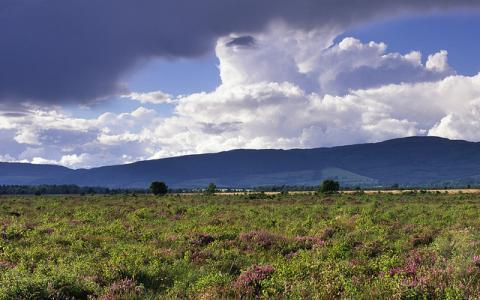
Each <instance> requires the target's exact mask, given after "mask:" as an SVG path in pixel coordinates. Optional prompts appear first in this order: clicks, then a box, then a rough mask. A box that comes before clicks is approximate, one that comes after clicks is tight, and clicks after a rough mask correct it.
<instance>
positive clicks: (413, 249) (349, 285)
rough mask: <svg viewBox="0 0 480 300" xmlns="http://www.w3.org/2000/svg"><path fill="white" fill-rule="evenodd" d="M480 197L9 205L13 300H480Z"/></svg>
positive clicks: (3, 206) (1, 243) (4, 260)
mask: <svg viewBox="0 0 480 300" xmlns="http://www.w3.org/2000/svg"><path fill="white" fill-rule="evenodd" d="M479 229H480V195H478V194H461V193H459V194H454V195H452V194H443V193H442V194H438V193H422V194H421V193H406V194H343V195H330V196H328V195H300V194H292V195H262V194H250V195H237V196H231V195H228V196H227V195H225V196H219V195H217V196H204V195H189V196H167V197H153V196H138V197H135V196H84V197H81V196H68V197H67V196H44V197H43V196H41V197H33V196H32V197H13V196H11V197H10V196H4V197H1V198H0V299H42V298H44V299H47V298H50V299H68V298H70V299H71V298H78V299H87V298H101V299H134V298H138V299H157V298H195V299H215V298H241V297H243V298H255V297H260V298H318V299H331V298H364V299H371V298H389V299H392V298H393V299H401V298H448V299H465V298H478V297H479V296H480V256H479V255H480V245H479V243H480V230H479Z"/></svg>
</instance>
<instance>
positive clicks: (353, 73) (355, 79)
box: [0, 25, 480, 168]
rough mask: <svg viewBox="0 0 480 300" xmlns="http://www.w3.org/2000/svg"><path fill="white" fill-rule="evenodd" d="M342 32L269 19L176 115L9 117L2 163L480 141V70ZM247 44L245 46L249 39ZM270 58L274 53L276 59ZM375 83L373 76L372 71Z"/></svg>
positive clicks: (224, 52) (3, 123)
mask: <svg viewBox="0 0 480 300" xmlns="http://www.w3.org/2000/svg"><path fill="white" fill-rule="evenodd" d="M335 36H336V30H333V29H326V28H323V29H313V30H310V31H305V30H299V29H295V28H292V27H288V26H286V25H285V26H283V27H282V26H275V27H269V29H268V30H267V31H264V32H263V33H259V34H256V35H254V36H252V38H254V40H255V45H254V47H245V46H244V45H231V44H229V43H230V42H231V41H232V40H233V39H235V38H237V37H238V36H236V35H227V36H224V37H222V38H220V39H218V41H217V45H216V53H217V56H218V58H219V61H220V65H219V68H220V74H221V79H222V84H221V85H220V86H219V87H217V89H216V90H214V91H212V92H209V93H205V92H202V93H195V94H191V95H185V96H179V97H177V98H175V99H174V100H171V99H172V97H171V96H170V95H166V94H164V93H162V92H160V91H159V92H152V93H146V94H141V93H131V94H130V95H128V96H127V97H130V98H132V99H136V101H139V102H140V103H148V104H149V107H150V106H151V105H152V104H155V103H157V104H159V105H163V104H164V103H170V104H173V105H175V112H174V114H173V115H172V116H169V117H163V116H161V115H160V114H159V113H158V112H157V111H156V110H154V109H151V108H145V107H143V106H139V107H138V108H137V109H135V110H133V111H131V112H128V113H119V114H116V113H105V114H102V115H100V116H99V117H97V118H78V117H74V116H70V115H68V114H66V113H62V112H61V111H60V110H42V109H39V108H38V107H33V108H31V109H30V111H27V112H24V113H21V114H14V113H13V114H12V113H9V114H4V115H0V155H1V157H0V159H4V160H9V161H12V160H16V161H29V162H35V163H45V162H48V163H59V164H62V165H66V166H69V167H75V168H78V167H91V166H98V165H108V164H118V163H126V162H132V161H136V160H142V159H152V158H161V157H168V156H174V155H183V154H192V153H205V152H216V151H222V150H228V149H235V148H297V147H302V148H303V147H320V146H334V145H344V144H352V143H362V142H375V141H381V140H385V139H389V138H396V137H403V136H411V135H437V136H444V137H448V138H454V139H469V140H480V122H478V120H479V119H480V118H479V117H480V100H479V99H480V75H477V76H472V77H468V76H461V75H458V74H456V73H455V71H454V70H452V68H451V67H450V66H449V65H448V53H447V52H446V51H440V52H438V53H433V54H430V55H427V56H426V57H425V58H424V59H423V58H422V54H421V53H419V52H416V51H412V52H410V53H407V54H400V53H392V52H388V50H387V49H388V48H387V45H385V44H383V43H377V42H367V43H363V42H361V41H359V40H357V39H354V38H345V39H343V40H342V41H339V42H338V43H333V41H334V40H335ZM241 44H242V43H241ZM267 58H268V59H267ZM366 78H367V79H368V80H365V79H366Z"/></svg>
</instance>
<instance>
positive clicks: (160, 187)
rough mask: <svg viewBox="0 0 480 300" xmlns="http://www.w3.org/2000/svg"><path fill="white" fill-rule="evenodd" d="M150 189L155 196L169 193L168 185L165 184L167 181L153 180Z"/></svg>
mask: <svg viewBox="0 0 480 300" xmlns="http://www.w3.org/2000/svg"><path fill="white" fill-rule="evenodd" d="M150 191H151V192H152V194H154V195H155V196H163V195H166V194H167V193H168V187H167V185H166V184H165V182H162V181H154V182H152V184H151V185H150Z"/></svg>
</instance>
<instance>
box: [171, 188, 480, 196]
mask: <svg viewBox="0 0 480 300" xmlns="http://www.w3.org/2000/svg"><path fill="white" fill-rule="evenodd" d="M420 191H425V192H428V193H442V194H445V193H447V194H480V189H404V190H360V191H356V190H348V191H340V193H341V194H356V193H364V194H378V193H381V194H395V195H398V194H403V193H412V192H420ZM200 193H202V192H195V193H179V194H178V195H187V196H188V195H192V196H193V195H198V194H200ZM258 193H261V192H258V191H241V192H240V191H235V192H217V193H215V195H220V196H236V195H249V194H258ZM288 193H289V194H290V195H309V194H310V195H313V194H315V193H316V192H315V191H289V192H288ZM264 194H265V195H279V194H281V192H264ZM174 195H176V194H174Z"/></svg>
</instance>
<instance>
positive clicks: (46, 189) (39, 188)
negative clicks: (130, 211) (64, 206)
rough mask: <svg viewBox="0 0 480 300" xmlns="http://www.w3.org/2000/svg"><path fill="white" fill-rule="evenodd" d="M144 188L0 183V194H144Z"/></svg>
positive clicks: (146, 191)
mask: <svg viewBox="0 0 480 300" xmlns="http://www.w3.org/2000/svg"><path fill="white" fill-rule="evenodd" d="M146 193H148V190H146V189H112V188H106V187H88V186H87V187H81V186H77V185H74V184H64V185H35V186H32V185H0V195H70V194H76V195H92V194H112V195H118V194H146Z"/></svg>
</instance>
